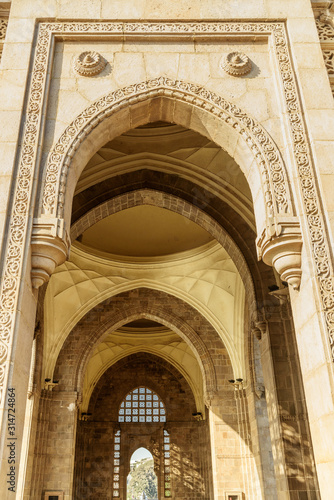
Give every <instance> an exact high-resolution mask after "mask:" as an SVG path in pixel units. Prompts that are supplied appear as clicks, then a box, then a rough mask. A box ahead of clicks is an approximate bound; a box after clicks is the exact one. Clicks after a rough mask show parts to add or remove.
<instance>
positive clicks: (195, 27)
mask: <svg viewBox="0 0 334 500" xmlns="http://www.w3.org/2000/svg"><path fill="white" fill-rule="evenodd" d="M67 33H68V34H71V37H73V36H75V34H77V35H78V37H79V38H80V36H81V35H82V34H84V35H87V34H93V35H95V36H96V35H97V34H98V35H104V36H107V37H109V38H110V37H112V36H114V37H116V38H117V36H118V37H123V36H124V34H127V36H129V37H130V36H134V35H136V36H141V35H145V36H147V35H149V34H153V35H155V36H157V35H158V36H161V37H163V36H164V35H169V34H173V35H176V34H177V35H178V36H180V37H182V35H183V34H185V35H189V34H192V35H193V36H196V35H203V34H210V35H215V34H216V35H220V36H221V35H222V34H226V35H228V36H229V37H230V36H231V35H232V34H238V35H239V36H240V34H242V33H244V34H246V35H247V34H252V35H255V36H256V34H258V35H261V36H263V35H264V34H267V35H268V36H272V37H273V41H274V48H275V53H276V57H277V60H278V66H279V69H280V79H281V86H282V89H283V91H284V96H285V101H286V109H287V112H288V116H289V122H290V129H291V136H292V139H293V147H294V156H295V161H296V164H297V166H298V171H299V177H300V185H301V190H302V193H303V202H304V208H305V213H306V218H307V229H308V232H309V237H310V241H311V245H312V251H313V258H314V262H315V268H316V274H317V278H318V284H319V292H320V297H321V300H322V307H323V312H324V315H325V320H326V325H327V331H328V335H329V341H330V344H331V347H332V355H333V358H334V289H333V279H332V276H333V273H332V269H331V267H330V266H331V264H330V253H329V248H328V241H327V237H326V230H325V221H324V220H323V217H322V214H321V209H320V205H319V195H318V192H317V188H316V184H315V180H314V171H313V167H312V160H311V157H310V154H309V150H308V148H309V146H308V142H307V135H306V131H305V125H304V121H303V116H302V112H301V106H300V102H299V97H298V92H297V89H296V82H295V76H294V72H293V68H292V65H291V61H290V55H289V50H288V44H287V37H286V33H285V26H284V24H283V23H279V22H278V23H220V22H216V23H215V22H213V23H206V22H200V23H172V22H170V23H140V22H138V23H122V22H116V23H111V22H109V23H108V22H95V23H89V22H87V23H84V22H78V23H72V22H67V23H66V22H65V23H41V24H40V25H39V32H38V39H37V45H36V52H35V61H34V67H33V73H32V82H31V88H30V95H29V98H28V104H27V108H26V120H25V124H24V133H23V141H22V149H21V157H20V163H19V169H18V175H17V182H16V189H15V193H14V201H13V208H12V215H11V221H10V227H9V231H8V237H7V238H8V239H7V253H6V257H5V262H4V270H3V279H2V284H1V291H0V331H1V334H0V390H1V400H0V401H2V399H3V388H4V387H6V385H7V376H8V363H9V359H10V351H11V345H12V335H13V330H14V319H15V310H16V308H17V303H18V302H17V301H18V296H19V285H20V276H21V269H22V265H23V260H24V254H25V251H26V242H27V241H29V240H30V234H28V224H27V217H28V213H29V209H30V201H31V192H32V184H33V179H34V172H35V168H38V165H36V157H37V148H38V144H39V139H40V133H41V132H40V126H41V121H42V110H43V104H44V101H45V97H46V96H45V93H46V85H45V82H46V77H47V70H48V66H49V65H50V57H51V56H50V53H51V52H50V45H51V41H52V38H53V36H55V35H57V36H61V35H66V34H67ZM146 85H147V84H146ZM171 86H172V87H174V88H175V91H176V92H178V91H179V90H180V86H181V87H182V85H181V84H180V82H174V83H172V84H171ZM157 87H158V86H157ZM193 87H194V88H193V92H192V94H193V97H194V105H197V101H196V98H197V100H198V101H199V106H200V107H203V108H205V109H211V110H212V112H213V113H214V114H215V115H217V113H218V116H220V117H221V118H222V119H226V121H228V120H229V119H230V116H231V114H230V115H229V114H228V113H225V108H228V103H226V101H225V100H224V99H223V98H220V97H219V98H218V99H220V102H219V103H218V104H220V106H219V105H218V106H217V107H215V104H216V102H215V100H216V99H217V96H215V95H214V94H212V93H210V92H207V91H205V90H204V89H201V88H199V87H197V86H193ZM136 92H137V94H138V87H136V88H135V87H132V88H130V87H129V88H127V89H125V90H124V89H123V95H124V101H127V102H129V99H130V98H131V97H133V96H135V94H136ZM189 92H190V90H189ZM188 95H189V93H188ZM116 97H117V94H115V95H114V96H109V97H108V96H107V97H106V98H105V101H103V100H101V102H100V104H101V109H102V107H103V105H104V106H105V107H106V106H107V104H108V102H109V105H110V104H111V105H112V103H113V102H114V103H115V104H116V105H117V99H116ZM113 99H114V101H113ZM210 105H211V106H210ZM219 107H220V111H218V110H217V108H219ZM96 111H97V113H96V114H98V112H99V111H101V110H96ZM230 111H232V115H233V113H234V114H236V115H237V118H238V123H239V127H240V130H239V132H240V134H243V135H244V136H245V137H246V141H247V140H249V138H251V135H253V136H254V135H257V141H254V147H256V148H257V151H256V152H255V154H256V156H257V155H258V154H259V155H260V159H259V162H260V163H261V164H262V163H263V161H264V164H265V165H264V166H265V167H266V168H263V178H264V189H265V194H266V195H267V194H268V198H269V202H268V207H267V208H268V214H269V217H270V216H271V217H272V224H270V223H269V224H268V227H267V228H266V230H265V234H264V237H260V239H259V247H260V251H259V253H260V255H263V256H264V258H265V259H266V261H267V262H268V263H271V264H273V265H278V264H276V263H277V261H281V262H283V261H282V258H281V257H276V255H275V252H274V250H273V248H270V247H273V246H274V240H275V239H276V241H277V243H279V238H280V236H281V235H284V234H285V235H286V236H287V234H288V233H289V234H290V237H291V238H292V239H293V238H294V239H295V240H296V245H294V248H295V247H296V246H297V245H299V244H300V243H301V238H300V229H299V225H298V224H297V220H296V218H295V217H294V216H293V215H294V214H293V213H292V212H291V206H290V200H289V193H288V192H286V193H284V190H285V191H286V186H287V184H286V182H285V179H284V176H285V172H284V169H283V170H282V169H281V166H280V161H269V164H268V163H266V161H265V159H263V160H262V159H261V155H262V157H263V153H264V152H265V153H266V156H267V158H268V157H269V158H271V157H272V156H274V158H275V157H276V156H275V155H276V150H275V148H274V149H271V148H272V144H271V143H270V138H269V136H268V135H266V134H262V132H264V130H263V129H262V128H261V127H260V129H258V128H257V127H258V124H257V123H256V122H254V121H253V120H251V119H250V118H249V117H248V116H247V115H244V114H242V112H241V110H239V109H238V108H236V107H233V109H231V110H230ZM93 114H94V113H93ZM91 118H92V116H89V120H91ZM81 120H82V117H81ZM89 120H87V121H89ZM84 121H85V120H84ZM87 121H86V123H87ZM84 125H85V123H84V124H83V126H84ZM83 126H81V127H80V119H79V120H77V130H75V131H74V134H73V137H71V130H70V128H69V127H68V129H67V136H66V137H67V138H68V141H69V142H68V143H67V144H63V149H62V148H61V150H60V151H59V152H58V150H57V149H55V150H54V151H53V153H52V155H53V156H52V158H51V160H52V161H51V162H49V164H48V171H47V178H46V182H45V198H46V199H48V203H51V207H50V208H51V212H50V211H49V214H47V213H46V211H44V215H43V214H41V216H40V217H39V218H38V219H37V220H36V221H35V226H34V229H33V238H32V245H33V247H32V250H33V252H34V253H36V249H37V248H38V240H39V241H40V242H41V241H42V243H41V246H42V247H43V252H39V251H38V252H37V253H39V255H40V261H41V260H42V258H41V253H45V251H46V248H47V246H48V245H47V240H48V237H50V234H51V237H52V238H53V239H55V240H56V241H57V238H58V239H59V241H57V244H56V247H57V246H58V247H59V248H58V249H57V250H55V249H54V248H53V249H52V250H50V254H52V255H53V257H52V258H51V260H53V262H54V264H55V265H59V264H60V263H61V262H62V261H63V259H64V258H65V256H66V253H67V246H68V240H67V237H66V230H65V228H64V227H63V222H62V217H61V216H60V217H59V216H58V213H61V212H62V209H60V210H59V209H58V207H59V206H60V207H61V206H62V198H63V197H64V192H63V191H62V189H59V197H58V194H57V193H58V187H59V186H60V187H61V186H62V183H63V184H64V186H65V185H66V168H67V167H68V165H69V160H70V157H71V156H67V157H66V154H67V153H68V150H69V149H70V146H72V147H73V144H72V143H73V141H75V139H76V138H77V137H78V136H79V133H80V131H82V130H79V129H82V128H83ZM252 131H253V132H252ZM251 132H252V134H251ZM62 139H63V140H64V139H65V136H64V134H63V135H62ZM58 142H59V141H58ZM77 142H78V140H77ZM252 147H253V146H252ZM57 155H58V156H57ZM53 160H56V161H53ZM268 166H269V169H268ZM65 167H66V168H65ZM276 168H278V170H276ZM281 176H282V179H281ZM48 190H49V191H48ZM280 190H282V191H283V195H282V193H281V192H280ZM270 195H271V196H270ZM286 196H287V197H286ZM285 199H286V202H285V201H284V200H285ZM54 207H56V212H55V211H54ZM268 214H267V215H268ZM286 216H287V217H286ZM44 217H45V218H47V219H49V221H50V219H51V220H53V222H52V226H53V229H52V228H51V227H50V226H49V227H47V223H46V226H45V224H44V222H43V221H42V219H44ZM269 217H268V218H269ZM43 225H44V227H43ZM54 235H56V236H54ZM58 243H59V245H58ZM34 245H35V247H34ZM287 245H288V246H289V245H290V246H291V242H289V241H287ZM52 246H53V244H51V245H50V247H52ZM283 246H284V245H283ZM278 247H279V250H278V253H279V254H281V253H282V245H281V244H279V245H278ZM287 253H289V251H288V250H287ZM298 253H299V252H296V251H295V250H294V252H293V255H294V256H293V268H298V266H299V268H300V255H299V257H298ZM34 258H35V256H34V257H33V259H34ZM283 260H284V259H283ZM35 262H36V259H35ZM296 263H297V264H296ZM52 265H53V264H52ZM51 267H52V266H51V265H50V262H49V264H48V266H45V268H43V269H44V270H45V273H46V274H48V273H49V272H50V271H51ZM285 267H286V259H285V263H284V262H283V264H282V266H280V268H281V269H282V272H284V271H285ZM34 269H35V270H36V267H35V268H34ZM34 272H35V271H34ZM34 272H33V276H34ZM294 274H295V273H294ZM34 278H35V286H38V283H39V282H38V280H39V279H41V273H40V276H36V273H35V276H34ZM292 279H293V280H296V277H295V276H293V277H292ZM294 286H297V284H295V285H294Z"/></svg>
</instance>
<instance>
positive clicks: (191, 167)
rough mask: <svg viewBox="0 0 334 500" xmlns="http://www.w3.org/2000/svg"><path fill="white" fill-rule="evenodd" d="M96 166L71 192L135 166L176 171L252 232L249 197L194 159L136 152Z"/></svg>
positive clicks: (172, 172)
mask: <svg viewBox="0 0 334 500" xmlns="http://www.w3.org/2000/svg"><path fill="white" fill-rule="evenodd" d="M98 167H99V168H98V169H97V171H96V172H95V170H94V172H93V173H91V174H90V175H88V176H87V178H85V181H84V182H83V183H82V185H81V186H80V189H79V190H77V189H76V192H75V196H76V195H77V194H78V193H81V192H83V191H85V190H86V189H89V188H91V187H92V186H94V185H95V184H100V183H103V182H104V181H106V180H109V179H111V178H112V177H114V176H119V175H123V174H129V173H132V172H137V171H138V170H154V171H159V172H164V173H169V174H171V175H175V174H177V175H180V176H182V178H183V179H187V180H188V181H190V182H192V183H193V184H194V185H198V186H200V187H202V188H204V189H205V190H206V191H209V192H210V193H212V194H213V195H214V196H217V197H218V198H219V199H221V200H222V201H224V202H225V203H228V205H229V206H230V207H231V208H232V209H233V210H234V211H235V212H237V213H238V214H239V215H240V216H241V217H242V218H243V219H244V221H245V222H246V223H247V224H248V225H249V227H250V228H251V229H252V231H254V233H256V228H255V221H254V213H253V203H252V200H251V199H250V198H248V197H247V196H245V194H244V193H242V192H241V191H240V190H239V189H237V188H236V187H234V186H233V185H232V184H231V183H229V182H228V181H227V180H225V179H223V178H221V177H220V176H219V175H218V174H215V173H213V172H210V171H208V170H205V169H203V168H202V167H199V166H197V165H196V164H194V163H191V162H189V161H186V160H181V159H180V158H169V157H166V156H163V155H158V154H156V153H147V154H146V153H145V154H144V153H137V154H131V156H129V155H126V156H125V157H121V158H117V159H113V160H106V161H104V162H103V164H102V166H101V164H99V165H98Z"/></svg>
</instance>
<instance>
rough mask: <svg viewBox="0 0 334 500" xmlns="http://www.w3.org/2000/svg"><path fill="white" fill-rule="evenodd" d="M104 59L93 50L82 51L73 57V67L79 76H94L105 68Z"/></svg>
mask: <svg viewBox="0 0 334 500" xmlns="http://www.w3.org/2000/svg"><path fill="white" fill-rule="evenodd" d="M105 65H106V61H105V60H104V59H103V57H102V56H101V55H100V54H99V53H98V52H95V51H86V52H82V53H81V54H80V55H79V56H78V57H76V58H75V60H74V63H73V68H74V70H75V71H76V73H78V74H79V75H81V76H95V75H98V74H99V73H101V71H102V70H103V69H104V68H105Z"/></svg>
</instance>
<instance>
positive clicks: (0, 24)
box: [0, 18, 8, 40]
mask: <svg viewBox="0 0 334 500" xmlns="http://www.w3.org/2000/svg"><path fill="white" fill-rule="evenodd" d="M7 26H8V19H3V18H0V40H4V39H5V37H6V31H7Z"/></svg>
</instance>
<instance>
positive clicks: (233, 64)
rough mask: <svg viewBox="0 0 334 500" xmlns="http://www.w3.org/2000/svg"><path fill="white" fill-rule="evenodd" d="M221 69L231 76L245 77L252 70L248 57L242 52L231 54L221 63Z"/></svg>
mask: <svg viewBox="0 0 334 500" xmlns="http://www.w3.org/2000/svg"><path fill="white" fill-rule="evenodd" d="M221 64H222V68H223V69H224V70H225V71H226V73H228V74H229V75H232V76H242V75H247V74H248V73H249V72H250V71H251V69H252V63H251V61H250V59H249V57H248V56H247V55H246V54H243V53H242V52H231V53H230V54H227V56H226V57H225V58H224V60H223V61H222V63H221Z"/></svg>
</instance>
